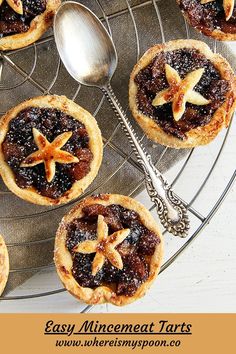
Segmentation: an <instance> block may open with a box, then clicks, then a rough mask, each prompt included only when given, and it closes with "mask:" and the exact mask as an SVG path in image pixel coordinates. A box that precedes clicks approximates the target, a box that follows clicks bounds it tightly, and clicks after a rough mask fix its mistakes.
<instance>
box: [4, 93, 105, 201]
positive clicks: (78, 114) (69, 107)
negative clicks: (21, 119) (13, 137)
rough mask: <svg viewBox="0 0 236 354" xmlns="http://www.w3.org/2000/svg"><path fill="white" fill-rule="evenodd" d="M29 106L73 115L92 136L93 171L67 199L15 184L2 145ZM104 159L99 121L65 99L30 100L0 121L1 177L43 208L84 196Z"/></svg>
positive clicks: (19, 193) (12, 189) (74, 188)
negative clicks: (57, 110) (51, 196)
mask: <svg viewBox="0 0 236 354" xmlns="http://www.w3.org/2000/svg"><path fill="white" fill-rule="evenodd" d="M27 107H41V108H55V109H59V110H61V111H62V112H64V113H66V114H68V115H70V116H72V117H73V118H74V119H77V120H78V121H80V122H81V123H83V124H84V125H85V128H86V130H87V132H88V135H89V149H90V151H91V152H92V154H93V160H92V162H91V164H90V172H89V173H88V174H87V175H86V176H85V177H84V178H82V179H80V180H78V181H76V182H74V184H73V185H72V187H71V189H69V190H68V191H67V192H66V193H64V195H63V196H61V197H60V198H57V199H52V198H49V197H45V196H42V195H40V194H39V193H38V192H37V191H36V190H35V189H34V188H27V189H22V188H20V187H18V185H17V184H16V182H15V176H14V172H13V171H12V169H11V168H10V166H9V165H8V164H7V162H6V161H5V158H4V154H3V150H2V143H3V142H4V139H5V137H6V134H7V132H8V128H9V123H10V121H11V120H12V119H14V118H15V117H16V116H17V115H18V114H19V113H20V112H21V111H22V110H24V109H26V108H27ZM102 157H103V143H102V136H101V131H100V129H99V127H98V125H97V122H96V120H95V118H94V117H93V116H92V115H91V114H90V113H89V112H88V111H86V110H84V109H83V108H82V107H80V106H79V105H77V104H76V103H74V102H73V101H71V100H69V99H68V98H66V97H65V96H40V97H36V98H32V99H30V100H28V101H25V102H23V103H20V104H19V105H18V106H16V107H15V108H13V109H11V110H10V111H8V112H7V113H6V114H5V115H4V116H3V117H2V119H1V121H0V174H1V176H2V179H3V181H4V182H5V184H6V186H7V187H8V188H9V189H10V190H11V191H12V192H13V193H15V194H16V195H17V196H18V197H20V198H22V199H24V200H27V201H29V202H31V203H34V204H39V205H58V204H63V203H68V202H69V201H71V200H73V199H75V198H77V197H79V196H80V195H81V193H83V192H84V190H85V189H86V188H87V187H88V186H89V185H90V184H91V183H92V181H93V180H94V179H95V177H96V175H97V173H98V170H99V168H100V165H101V163H102Z"/></svg>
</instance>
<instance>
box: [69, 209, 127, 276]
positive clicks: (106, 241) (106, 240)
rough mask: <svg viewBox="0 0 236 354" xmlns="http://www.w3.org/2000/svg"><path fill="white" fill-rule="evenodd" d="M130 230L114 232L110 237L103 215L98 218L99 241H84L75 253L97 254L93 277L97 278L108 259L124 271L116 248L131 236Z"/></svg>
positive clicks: (93, 266) (76, 248)
mask: <svg viewBox="0 0 236 354" xmlns="http://www.w3.org/2000/svg"><path fill="white" fill-rule="evenodd" d="M129 233H130V229H123V230H119V231H116V232H114V233H113V234H112V235H110V236H108V226H107V224H106V223H105V221H104V217H103V216H102V215H99V216H98V224H97V240H94V241H91V240H88V241H84V242H81V243H79V244H78V245H77V246H75V247H74V249H73V251H74V252H77V253H82V254H90V253H96V255H95V258H94V260H93V263H92V275H93V276H95V275H96V274H97V272H99V270H100V269H102V267H103V265H104V262H105V259H106V258H107V259H108V260H109V261H110V262H111V264H112V265H113V266H114V267H116V268H118V269H123V262H122V258H121V256H120V254H119V252H118V251H116V249H115V247H116V246H118V245H119V244H120V243H121V242H123V241H124V240H125V239H126V237H127V236H128V235H129Z"/></svg>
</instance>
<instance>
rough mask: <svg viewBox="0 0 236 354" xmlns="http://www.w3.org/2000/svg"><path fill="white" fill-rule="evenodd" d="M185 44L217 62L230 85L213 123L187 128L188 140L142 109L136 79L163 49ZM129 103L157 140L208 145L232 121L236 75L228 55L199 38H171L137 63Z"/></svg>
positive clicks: (179, 145)
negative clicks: (169, 131) (213, 49)
mask: <svg viewBox="0 0 236 354" xmlns="http://www.w3.org/2000/svg"><path fill="white" fill-rule="evenodd" d="M181 48H189V49H192V48H195V49H197V50H199V52H200V53H201V54H203V55H204V56H205V57H206V58H207V59H209V60H210V61H211V62H212V63H213V65H214V66H215V68H216V69H217V70H218V71H219V72H220V74H221V77H222V78H223V79H224V80H227V81H228V83H229V85H230V89H229V92H228V93H227V96H226V100H225V102H224V103H223V104H222V105H221V106H220V107H219V108H218V109H217V111H216V112H215V113H214V115H213V117H212V119H211V121H210V123H209V124H207V125H205V126H201V127H197V128H195V129H192V130H190V131H189V132H187V133H186V135H187V139H186V140H184V141H182V140H180V139H178V138H176V137H174V136H172V135H169V134H167V133H166V132H164V131H163V129H162V128H161V127H160V126H159V125H158V124H157V123H156V122H155V121H154V120H153V119H151V118H150V117H148V116H146V115H144V114H143V113H142V112H141V111H140V110H139V109H138V106H137V101H136V95H137V91H138V88H137V85H136V83H135V77H136V75H137V74H138V73H139V71H140V70H142V69H143V68H145V67H146V66H148V65H149V64H150V63H151V61H152V60H153V59H154V57H155V56H156V55H157V54H158V53H159V52H162V51H164V52H169V51H174V50H177V49H181ZM129 104H130V109H131V111H132V114H133V116H134V118H135V119H136V121H137V122H138V124H139V125H140V126H141V128H142V129H143V130H144V132H145V133H146V134H147V136H148V137H149V138H150V139H152V140H153V141H155V142H157V143H159V144H162V145H165V146H169V147H173V148H176V149H179V148H192V147H195V146H198V145H206V144H208V143H210V142H211V141H212V140H213V139H214V138H215V137H216V136H217V135H218V133H219V132H220V131H221V129H222V128H223V127H226V128H227V127H228V125H229V123H230V120H231V117H232V115H233V113H234V110H235V107H236V78H235V75H234V72H233V70H232V68H231V66H230V65H229V63H228V62H227V61H226V59H224V58H223V57H222V56H221V55H219V54H214V53H213V52H212V51H211V49H210V48H209V47H208V45H207V44H205V43H203V42H201V41H196V40H177V41H171V42H168V43H165V44H160V45H155V46H153V47H151V48H150V49H149V50H148V51H147V52H146V53H145V54H144V55H143V57H142V58H141V59H140V60H139V62H138V63H137V64H136V65H135V67H134V69H133V71H132V73H131V77H130V83H129Z"/></svg>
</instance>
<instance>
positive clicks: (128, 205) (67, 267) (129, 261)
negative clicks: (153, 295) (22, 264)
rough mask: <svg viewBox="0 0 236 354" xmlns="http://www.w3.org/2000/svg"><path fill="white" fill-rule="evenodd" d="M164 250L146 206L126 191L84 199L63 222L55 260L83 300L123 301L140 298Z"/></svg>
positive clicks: (66, 281) (69, 286)
mask: <svg viewBox="0 0 236 354" xmlns="http://www.w3.org/2000/svg"><path fill="white" fill-rule="evenodd" d="M162 255H163V239H162V235H161V232H160V230H159V228H158V226H157V225H156V223H155V221H154V219H153V218H152V216H151V214H150V213H149V211H148V210H147V209H146V208H145V207H144V206H143V205H141V204H140V203H138V202H137V201H135V200H134V199H131V198H129V197H126V196H122V195H114V194H110V195H109V194H106V195H97V196H93V197H89V198H86V199H84V200H83V201H82V202H81V203H79V204H78V205H77V206H76V207H75V208H73V209H72V210H71V211H70V212H69V213H68V214H67V215H66V216H65V217H64V218H63V219H62V221H61V224H60V226H59V228H58V231H57V234H56V240H55V256H54V259H55V264H56V268H57V272H58V275H59V277H60V279H61V281H62V283H63V284H64V286H65V287H66V289H67V290H68V291H69V292H70V293H71V294H72V295H74V296H75V297H76V298H78V299H80V300H82V301H84V302H86V303H87V304H101V303H104V302H109V303H112V304H114V305H118V306H121V305H126V304H129V303H131V302H133V301H135V300H137V299H138V298H140V297H142V296H143V295H144V294H145V293H146V291H147V290H148V288H149V287H150V286H151V284H152V282H153V281H154V279H155V278H156V276H157V274H158V272H159V269H160V266H161V260H162Z"/></svg>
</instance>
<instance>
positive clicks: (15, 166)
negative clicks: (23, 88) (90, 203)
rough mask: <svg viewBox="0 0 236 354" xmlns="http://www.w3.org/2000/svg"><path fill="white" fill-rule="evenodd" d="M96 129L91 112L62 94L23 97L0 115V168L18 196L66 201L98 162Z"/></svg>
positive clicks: (93, 172)
mask: <svg viewBox="0 0 236 354" xmlns="http://www.w3.org/2000/svg"><path fill="white" fill-rule="evenodd" d="M102 155H103V144H102V137H101V132H100V130H99V128H98V125H97V122H96V120H95V119H94V118H93V117H92V116H91V114H90V113H89V112H87V111H85V110H84V109H83V108H81V107H80V106H78V105H77V104H76V103H74V102H72V101H71V100H69V99H67V98H66V97H64V96H42V97H36V98H32V99H30V100H28V101H25V102H23V103H21V104H19V105H18V106H16V107H15V108H13V109H11V110H10V111H9V112H7V113H6V114H5V116H4V117H3V118H2V119H1V121H0V173H1V175H2V179H3V181H4V182H5V184H6V185H7V187H8V188H9V189H10V190H11V191H12V192H13V193H15V194H16V195H18V196H19V197H20V198H22V199H24V200H27V201H29V202H32V203H35V204H41V205H56V204H61V203H67V202H69V201H70V200H72V199H74V198H77V197H78V196H79V195H80V194H81V193H82V192H83V191H84V190H85V189H86V188H87V187H88V186H89V185H90V184H91V183H92V181H93V180H94V178H95V177H96V175H97V173H98V170H99V167H100V165H101V162H102Z"/></svg>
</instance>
